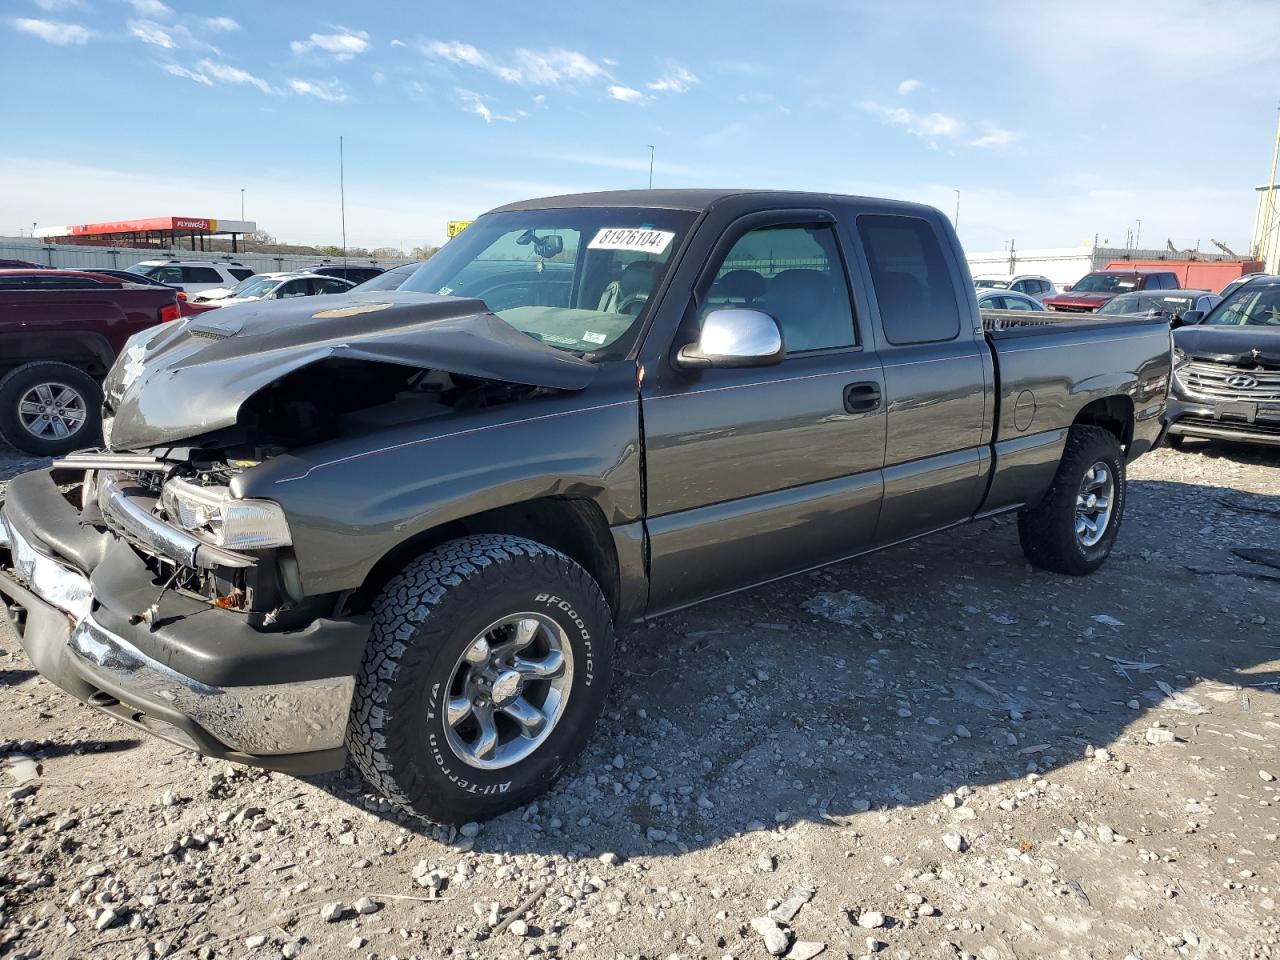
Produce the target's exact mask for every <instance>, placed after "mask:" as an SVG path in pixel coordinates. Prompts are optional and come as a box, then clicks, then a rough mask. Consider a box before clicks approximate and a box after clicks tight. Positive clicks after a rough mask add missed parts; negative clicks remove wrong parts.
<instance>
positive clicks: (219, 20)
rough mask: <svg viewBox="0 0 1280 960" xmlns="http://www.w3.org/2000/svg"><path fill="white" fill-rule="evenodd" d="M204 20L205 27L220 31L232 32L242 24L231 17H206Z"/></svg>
mask: <svg viewBox="0 0 1280 960" xmlns="http://www.w3.org/2000/svg"><path fill="white" fill-rule="evenodd" d="M202 22H203V23H204V25H205V27H207V28H208V29H210V30H214V31H216V32H218V33H231V32H232V31H234V30H239V29H240V24H239V23H237V22H236V21H235V20H232V19H231V18H230V17H204V18H202Z"/></svg>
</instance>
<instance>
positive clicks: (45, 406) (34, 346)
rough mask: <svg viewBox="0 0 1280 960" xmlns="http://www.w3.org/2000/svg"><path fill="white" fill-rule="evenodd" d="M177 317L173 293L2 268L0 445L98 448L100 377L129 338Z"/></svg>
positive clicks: (63, 273) (75, 273) (91, 277)
mask: <svg viewBox="0 0 1280 960" xmlns="http://www.w3.org/2000/svg"><path fill="white" fill-rule="evenodd" d="M181 313H182V308H181V306H180V304H179V301H178V291H177V290H174V289H173V288H172V287H150V286H142V285H139V284H126V283H124V282H122V281H120V280H117V279H115V278H114V277H109V276H106V275H104V274H97V273H92V272H88V271H81V270H44V269H35V270H0V439H4V440H7V441H8V442H9V443H10V444H12V445H13V446H15V447H17V448H18V449H19V450H22V451H24V452H26V453H30V454H35V455H37V456H57V455H59V454H63V453H68V452H70V451H72V450H78V449H81V448H83V447H90V446H93V445H94V444H97V443H99V442H101V435H102V389H101V387H100V386H99V384H100V383H101V381H102V378H103V377H105V376H106V374H107V370H108V369H110V367H111V365H112V364H113V363H114V362H115V359H116V356H117V355H118V354H119V352H120V351H121V350H122V349H123V348H124V344H125V341H127V340H128V339H129V338H130V337H131V336H133V335H134V334H135V333H137V332H138V331H139V330H145V329H146V328H147V327H152V326H155V325H156V324H157V323H164V322H165V321H168V320H176V319H177V318H178V317H179V316H181Z"/></svg>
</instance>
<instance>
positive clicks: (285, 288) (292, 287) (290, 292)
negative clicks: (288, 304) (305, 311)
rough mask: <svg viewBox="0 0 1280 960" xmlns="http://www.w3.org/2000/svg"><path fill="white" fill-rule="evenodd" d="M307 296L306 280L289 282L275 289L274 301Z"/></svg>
mask: <svg viewBox="0 0 1280 960" xmlns="http://www.w3.org/2000/svg"><path fill="white" fill-rule="evenodd" d="M306 295H307V281H306V280H290V281H289V282H288V283H282V284H280V286H279V287H278V288H277V289H276V299H277V300H285V299H288V298H289V297H305V296H306Z"/></svg>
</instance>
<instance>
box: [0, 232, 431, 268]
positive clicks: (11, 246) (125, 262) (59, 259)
mask: <svg viewBox="0 0 1280 960" xmlns="http://www.w3.org/2000/svg"><path fill="white" fill-rule="evenodd" d="M167 257H175V258H177V259H179V260H214V261H223V262H230V261H235V262H236V263H241V264H244V265H245V266H246V267H251V268H252V269H254V270H255V271H257V272H258V273H274V272H280V271H285V270H299V269H302V268H303V267H310V266H315V265H316V264H318V263H331V264H338V263H344V262H345V263H347V264H349V265H351V266H365V265H374V266H379V267H384V268H391V267H396V266H399V265H400V264H402V263H412V262H413V260H412V259H409V258H399V259H397V258H389V259H386V260H373V259H370V258H368V257H348V258H347V259H346V260H345V261H344V260H343V259H342V258H341V257H322V256H319V255H318V254H314V253H312V254H305V253H254V252H252V251H249V252H241V253H236V254H231V253H212V252H210V251H207V250H205V251H200V250H183V249H181V248H179V247H174V248H172V249H169V250H162V249H157V248H145V249H139V248H137V247H89V246H81V245H80V244H71V243H45V242H43V241H41V240H37V239H32V238H29V237H0V259H5V260H29V261H31V262H32V263H39V264H43V265H44V266H47V267H61V268H64V269H68V270H92V269H93V268H94V267H104V268H109V269H115V270H124V269H126V268H128V267H131V266H133V265H134V264H135V263H140V262H142V261H143V260H157V259H163V258H167Z"/></svg>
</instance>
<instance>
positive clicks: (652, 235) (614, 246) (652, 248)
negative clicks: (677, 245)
mask: <svg viewBox="0 0 1280 960" xmlns="http://www.w3.org/2000/svg"><path fill="white" fill-rule="evenodd" d="M674 236H675V234H674V233H672V232H671V231H670V230H636V229H634V228H632V227H605V228H604V229H603V230H600V231H599V232H597V233H596V235H595V237H594V238H593V239H592V241H591V242H590V243H589V244H587V249H588V250H637V251H639V252H640V253H653V254H658V253H662V251H664V250H666V249H667V245H668V244H669V243H671V239H672V237H674Z"/></svg>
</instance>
